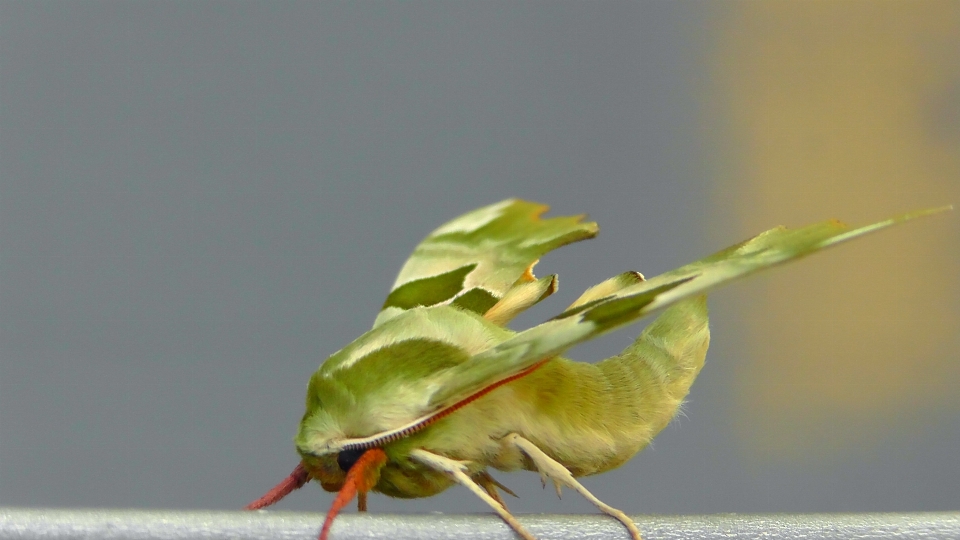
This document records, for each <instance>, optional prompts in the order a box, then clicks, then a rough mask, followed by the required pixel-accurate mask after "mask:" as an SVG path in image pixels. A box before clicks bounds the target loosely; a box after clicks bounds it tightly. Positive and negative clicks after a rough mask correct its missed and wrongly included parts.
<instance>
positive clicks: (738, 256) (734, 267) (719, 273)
mask: <svg viewBox="0 0 960 540" xmlns="http://www.w3.org/2000/svg"><path fill="white" fill-rule="evenodd" d="M942 210H945V208H943V209H936V210H925V211H920V212H914V213H910V214H905V215H902V216H898V217H895V218H892V219H889V220H886V221H881V222H879V223H874V224H872V225H867V226H865V227H861V228H859V229H854V230H851V229H850V228H849V227H848V226H846V225H844V224H843V223H841V222H839V221H835V220H833V221H827V222H823V223H818V224H815V225H810V226H808V227H804V228H801V229H796V230H790V229H786V228H784V227H778V228H775V229H771V230H769V231H767V232H764V233H762V234H760V235H758V236H756V237H754V238H751V239H750V240H747V241H745V242H742V243H740V244H737V245H735V246H731V247H730V248H727V249H725V250H723V251H720V252H718V253H716V254H714V255H711V256H709V257H706V258H704V259H701V260H699V261H696V262H694V263H692V264H688V265H686V266H683V267H680V268H678V269H676V270H673V271H671V272H667V273H665V274H662V275H660V276H657V277H654V278H652V279H650V280H647V281H636V282H634V283H632V284H631V283H629V281H630V279H629V278H627V277H626V276H624V275H621V276H622V277H620V276H618V278H619V279H618V278H614V280H617V281H616V282H615V285H616V286H614V287H611V290H612V291H613V293H612V294H610V295H608V296H602V297H597V296H598V293H596V289H591V290H592V291H594V293H592V294H587V293H585V296H586V300H585V301H580V300H578V301H577V302H575V303H574V305H573V306H571V308H569V309H567V311H565V312H563V313H561V314H560V315H559V316H557V317H556V318H554V319H553V320H550V321H547V322H545V323H543V324H541V325H539V326H536V327H534V328H531V329H530V330H527V331H525V332H521V333H519V334H517V335H516V336H514V337H513V338H511V339H508V340H506V341H504V342H503V343H501V344H499V345H497V346H496V347H493V348H491V349H489V350H487V351H484V352H482V353H479V354H477V355H475V356H473V357H472V358H471V359H470V360H468V361H466V362H463V363H462V364H459V365H458V366H457V367H456V368H454V369H453V371H454V372H455V375H454V376H453V377H451V379H450V381H451V382H450V383H448V384H446V385H444V387H443V388H442V389H441V390H440V391H438V392H437V393H435V394H434V395H433V397H432V399H431V402H430V404H431V408H440V409H442V408H443V407H446V406H449V405H450V404H452V403H456V402H457V401H459V400H461V399H463V397H464V396H468V395H470V394H472V393H474V392H477V391H479V390H481V389H483V388H484V387H486V386H489V385H490V384H493V383H495V382H496V381H498V380H500V379H504V378H507V377H511V376H513V375H514V374H516V373H518V372H520V371H522V370H524V369H527V368H529V367H530V366H532V365H534V364H536V363H537V362H539V361H541V360H543V359H546V358H551V357H553V356H556V355H559V354H561V353H562V352H563V351H565V350H566V349H568V348H570V347H572V346H574V345H576V344H578V343H581V342H583V341H586V340H588V339H591V338H593V337H596V336H598V335H600V334H603V333H605V332H609V331H611V330H613V329H615V328H617V327H620V326H622V325H625V324H628V323H630V322H633V321H635V320H637V319H639V318H640V317H643V316H645V315H647V314H649V313H651V312H654V311H657V310H659V309H662V308H665V307H667V306H670V305H672V304H675V303H676V302H678V301H679V300H682V299H684V298H687V297H690V296H692V295H696V294H702V293H705V292H707V291H709V290H710V289H712V288H714V287H716V286H718V285H721V284H723V283H726V282H728V281H731V280H733V279H736V278H739V277H742V276H746V275H748V274H751V273H753V272H756V271H758V270H761V269H763V268H767V267H770V266H774V265H777V264H782V263H784V262H787V261H790V260H793V259H797V258H799V257H803V256H805V255H808V254H810V253H813V252H815V251H818V250H821V249H823V248H826V247H829V246H833V245H836V244H839V243H841V242H844V241H847V240H850V239H853V238H856V237H858V236H861V235H864V234H866V233H869V232H873V231H876V230H879V229H883V228H886V227H889V226H891V225H894V224H897V223H901V222H903V221H906V220H908V219H912V218H915V217H920V216H923V215H928V214H932V213H935V212H939V211H942ZM588 293H589V291H588Z"/></svg>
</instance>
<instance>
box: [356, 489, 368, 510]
mask: <svg viewBox="0 0 960 540" xmlns="http://www.w3.org/2000/svg"><path fill="white" fill-rule="evenodd" d="M366 511H367V492H366V491H360V492H357V512H366Z"/></svg>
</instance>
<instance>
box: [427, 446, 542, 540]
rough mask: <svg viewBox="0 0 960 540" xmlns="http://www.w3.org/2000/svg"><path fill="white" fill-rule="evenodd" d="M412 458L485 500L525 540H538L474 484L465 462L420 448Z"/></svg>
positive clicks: (482, 489)
mask: <svg viewBox="0 0 960 540" xmlns="http://www.w3.org/2000/svg"><path fill="white" fill-rule="evenodd" d="M410 457H412V458H413V459H415V460H417V461H419V462H420V463H423V464H424V465H426V466H427V467H430V468H431V469H433V470H436V471H440V472H443V473H446V474H447V475H449V476H450V477H451V478H453V479H454V480H455V481H456V482H457V483H459V484H461V485H463V486H464V487H466V488H467V489H469V490H470V491H472V492H473V494H474V495H476V496H477V497H480V498H481V499H483V502H485V503H487V504H488V505H490V508H493V510H494V511H495V512H496V513H497V514H498V515H499V516H500V517H501V518H502V519H503V520H504V521H505V522H507V525H510V527H511V528H512V529H513V530H514V531H516V532H517V534H519V535H520V536H521V537H522V538H523V539H524V540H536V538H534V536H533V535H532V534H530V533H529V532H528V531H527V530H526V529H524V528H523V525H520V522H519V521H517V518H515V517H513V515H512V514H511V513H510V512H508V511H507V509H506V508H505V507H504V506H503V505H501V504H500V503H499V502H497V500H496V499H494V498H493V497H491V496H490V495H489V494H488V493H487V491H486V490H485V489H484V488H482V487H480V486H479V485H477V483H476V482H474V481H473V480H472V479H471V478H470V476H469V475H467V473H466V472H464V471H466V470H467V466H466V464H465V463H464V462H462V461H457V460H455V459H450V458H447V457H443V456H441V455H438V454H434V453H432V452H427V451H426V450H421V449H419V448H418V449H415V450H413V451H412V452H410Z"/></svg>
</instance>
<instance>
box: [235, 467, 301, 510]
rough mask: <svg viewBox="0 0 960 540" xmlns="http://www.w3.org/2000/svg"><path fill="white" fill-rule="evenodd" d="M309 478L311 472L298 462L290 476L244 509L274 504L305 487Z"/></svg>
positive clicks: (256, 508)
mask: <svg viewBox="0 0 960 540" xmlns="http://www.w3.org/2000/svg"><path fill="white" fill-rule="evenodd" d="M308 480H310V474H309V473H308V472H307V470H306V469H304V468H303V463H297V466H296V467H295V468H294V469H293V472H292V473H290V476H288V477H286V478H285V479H284V480H283V481H282V482H280V483H279V484H277V485H276V486H274V487H273V489H271V490H270V491H268V492H266V493H265V494H264V495H263V497H260V498H259V499H257V500H255V501H253V502H252V503H250V504H248V505H247V506H245V507H244V508H243V509H244V510H259V509H261V508H266V507H268V506H270V505H272V504H276V503H277V502H279V501H280V499H282V498H284V497H286V496H287V495H289V494H290V492H291V491H293V490H295V489H300V488H301V487H303V485H304V484H306V483H307V481H308Z"/></svg>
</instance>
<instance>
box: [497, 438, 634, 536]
mask: <svg viewBox="0 0 960 540" xmlns="http://www.w3.org/2000/svg"><path fill="white" fill-rule="evenodd" d="M502 441H503V442H504V443H506V444H508V445H512V446H515V447H516V448H518V449H519V450H520V451H521V452H523V453H524V454H526V455H527V456H528V457H529V458H530V459H531V460H532V461H533V464H534V465H535V466H536V467H537V471H538V472H539V473H540V479H541V480H543V483H544V485H546V481H547V479H548V478H549V479H550V480H552V481H553V485H554V487H556V488H557V496H559V495H560V486H561V485H565V486H567V487H569V488H571V489H573V490H575V491H576V492H577V493H579V494H581V495H583V496H584V497H585V498H586V499H587V500H588V501H590V502H592V503H593V504H594V505H595V506H596V507H597V508H599V509H600V511H601V512H603V513H605V514H608V515H610V516H613V517H614V518H616V519H617V520H619V521H620V523H623V525H624V526H625V527H626V528H627V530H628V531H629V532H630V537H631V538H633V540H640V530H639V529H637V526H636V525H635V524H634V523H633V520H631V519H630V518H629V517H627V515H626V514H624V513H623V512H621V511H620V510H617V509H616V508H614V507H612V506H609V505H607V504H605V503H604V502H603V501H601V500H600V499H598V498H596V497H594V496H593V494H592V493H590V492H589V491H587V488H585V487H583V486H582V485H581V484H580V482H577V481H576V480H575V479H574V478H573V475H572V474H570V471H568V470H567V468H566V467H564V466H563V465H561V464H560V463H559V462H557V461H556V460H554V459H553V458H552V457H550V456H548V455H547V454H545V453H544V452H543V450H540V449H539V448H537V445H535V444H533V443H532V442H530V441H528V440H526V439H524V438H523V437H521V436H520V435H517V434H516V433H511V434H509V435H507V436H506V437H504V438H503V440H502Z"/></svg>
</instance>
